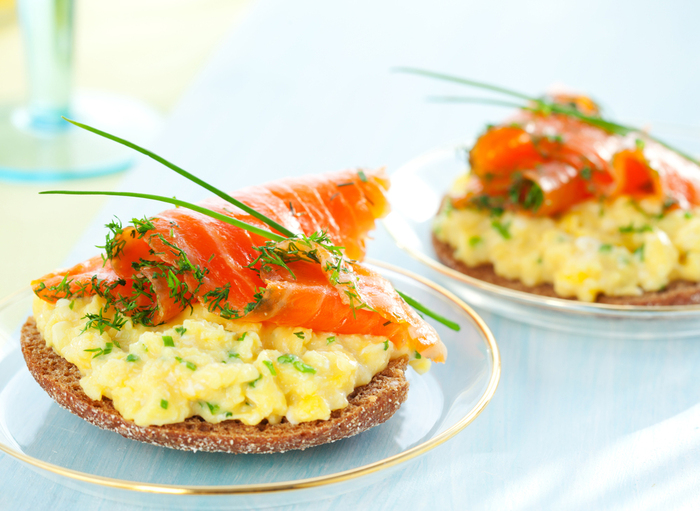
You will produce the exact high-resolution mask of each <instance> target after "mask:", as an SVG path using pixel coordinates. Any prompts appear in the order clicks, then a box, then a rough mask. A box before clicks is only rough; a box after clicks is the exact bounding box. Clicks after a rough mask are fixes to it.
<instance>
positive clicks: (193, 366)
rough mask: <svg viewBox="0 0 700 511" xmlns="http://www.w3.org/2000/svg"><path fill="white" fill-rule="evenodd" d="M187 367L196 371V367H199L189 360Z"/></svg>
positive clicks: (186, 363)
mask: <svg viewBox="0 0 700 511" xmlns="http://www.w3.org/2000/svg"><path fill="white" fill-rule="evenodd" d="M185 367H187V369H189V370H190V371H194V370H195V369H197V366H196V365H195V364H193V363H192V362H190V361H189V360H188V361H186V362H185Z"/></svg>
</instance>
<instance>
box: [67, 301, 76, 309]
mask: <svg viewBox="0 0 700 511" xmlns="http://www.w3.org/2000/svg"><path fill="white" fill-rule="evenodd" d="M73 307H75V300H71V302H70V303H69V304H68V308H69V309H70V310H73Z"/></svg>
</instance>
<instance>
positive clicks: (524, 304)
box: [384, 145, 700, 338]
mask: <svg viewBox="0 0 700 511" xmlns="http://www.w3.org/2000/svg"><path fill="white" fill-rule="evenodd" d="M466 155H467V146H466V145H450V146H446V147H443V148H439V149H435V150H433V151H429V152H427V153H425V154H423V155H421V156H419V157H417V158H415V159H413V160H411V161H409V162H408V163H406V164H405V165H403V166H401V167H400V168H399V169H398V170H397V171H396V172H394V173H393V174H392V175H391V182H392V187H391V190H390V201H391V204H392V212H391V214H390V215H389V216H388V217H387V218H385V219H384V225H385V227H386V228H387V230H388V231H389V234H390V235H391V236H392V237H393V238H394V240H395V241H396V243H397V245H398V246H399V247H401V248H402V249H403V250H405V251H406V252H408V253H409V254H410V255H411V256H413V257H414V258H416V259H417V260H418V261H420V262H422V263H424V264H425V265H426V266H428V267H430V268H431V269H432V270H434V271H435V276H436V279H437V280H438V281H439V282H440V283H441V284H443V285H444V286H446V287H447V288H448V289H450V290H451V291H453V292H454V293H455V294H457V295H459V297H460V298H463V299H464V300H466V301H467V302H468V303H469V304H470V305H472V306H476V307H481V308H483V309H485V310H488V311H490V312H494V313H497V314H500V315H503V316H506V317H509V318H511V319H515V320H517V321H520V322H524V323H528V324H532V325H536V326H540V327H544V328H550V329H558V330H564V331H569V332H579V333H580V332H587V333H591V334H599V335H605V336H609V337H632V338H653V337H657V336H659V335H662V336H664V337H666V338H668V337H687V336H691V335H697V334H698V332H699V331H700V305H679V306H654V307H651V306H631V305H610V304H601V303H586V302H579V301H576V300H566V299H563V298H551V297H546V296H540V295H534V294H531V293H526V292H522V291H516V290H513V289H508V288H505V287H502V286H498V285H495V284H491V283H489V282H485V281H482V280H479V279H475V278H473V277H470V276H468V275H465V274H463V273H461V272H458V271H456V270H453V269H452V268H449V267H447V266H445V265H444V264H442V263H441V262H440V261H438V259H437V257H436V255H435V251H434V250H433V246H432V234H431V233H432V224H433V218H434V216H435V214H436V213H437V211H438V208H439V206H440V202H441V200H442V197H443V196H444V194H445V193H446V191H447V190H448V189H449V188H450V187H451V185H452V183H453V182H454V180H455V179H456V178H457V177H458V176H459V175H460V174H463V173H464V172H466V171H467V169H468V164H467V157H466Z"/></svg>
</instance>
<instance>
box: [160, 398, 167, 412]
mask: <svg viewBox="0 0 700 511" xmlns="http://www.w3.org/2000/svg"><path fill="white" fill-rule="evenodd" d="M160 407H161V408H162V409H163V410H167V409H168V402H167V401H166V400H165V399H161V400H160Z"/></svg>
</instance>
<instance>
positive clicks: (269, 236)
mask: <svg viewBox="0 0 700 511" xmlns="http://www.w3.org/2000/svg"><path fill="white" fill-rule="evenodd" d="M39 194H41V195H106V196H115V197H135V198H137V199H149V200H154V201H159V202H165V203H168V204H173V205H175V206H181V207H183V208H187V209H191V210H192V211H196V212H197V213H201V214H203V215H206V216H209V217H211V218H214V219H216V220H219V221H221V222H225V223H227V224H230V225H233V226H235V227H239V228H241V229H244V230H246V231H248V232H252V233H254V234H257V235H258V236H262V237H263V238H267V239H269V240H273V241H284V240H285V239H286V238H285V237H284V236H281V235H279V234H275V233H273V232H271V231H268V230H266V229H261V228H260V227H256V226H254V225H251V224H249V223H246V222H242V221H241V220H236V219H235V218H232V217H230V216H226V215H222V214H221V213H217V212H216V211H212V210H211V209H207V208H203V207H201V206H197V205H196V204H192V203H191V202H186V201H182V200H179V199H173V198H170V197H164V196H162V195H152V194H149V193H134V192H104V191H76V190H46V191H43V192H39Z"/></svg>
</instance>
